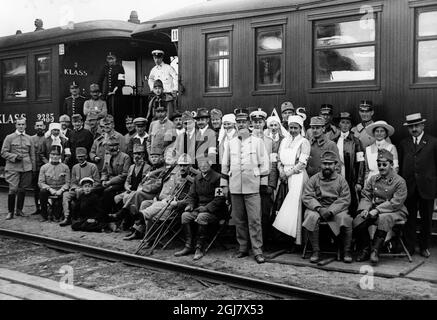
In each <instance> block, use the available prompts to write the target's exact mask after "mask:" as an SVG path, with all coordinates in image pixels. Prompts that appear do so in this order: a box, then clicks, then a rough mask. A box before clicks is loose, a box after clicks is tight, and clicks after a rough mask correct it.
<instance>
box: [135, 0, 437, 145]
mask: <svg viewBox="0 0 437 320" xmlns="http://www.w3.org/2000/svg"><path fill="white" fill-rule="evenodd" d="M157 32H161V33H167V34H170V33H171V32H173V33H176V34H178V57H179V75H180V81H181V83H182V84H183V86H184V87H185V92H184V93H183V94H182V95H181V96H180V103H181V105H182V106H183V107H196V106H197V107H200V106H206V107H215V106H218V107H220V108H222V109H223V110H224V111H226V112H231V111H232V110H233V109H234V108H235V107H237V106H238V107H240V106H245V107H252V108H256V107H263V108H265V109H267V110H270V111H271V110H272V109H273V108H274V107H276V108H277V109H278V108H279V106H280V104H281V103H282V102H283V101H287V100H290V101H292V102H293V103H294V104H295V105H297V106H304V107H306V108H307V111H308V113H309V114H311V115H313V114H315V113H317V112H318V110H319V106H320V105H321V104H322V103H331V104H333V105H334V106H335V112H336V113H337V114H338V113H339V112H340V111H349V112H351V113H352V114H353V115H355V116H356V119H355V120H358V114H357V113H358V112H357V106H358V104H359V101H360V100H362V99H367V100H372V101H373V102H374V104H375V105H376V110H375V113H376V114H375V116H376V118H377V119H386V120H387V121H388V122H390V124H392V125H393V126H394V127H395V128H396V129H397V130H396V134H395V136H394V139H393V140H394V141H395V142H398V141H399V139H400V138H402V137H403V136H405V135H406V134H407V131H406V130H404V129H403V127H402V123H403V122H404V119H405V114H407V113H411V112H422V114H423V115H424V116H425V117H426V118H427V119H428V122H427V125H428V127H429V128H430V131H431V132H432V133H433V134H435V133H436V129H437V127H436V125H437V114H436V111H435V110H436V109H435V108H436V101H437V1H435V0H369V1H359V0H341V1H340V0H271V1H263V0H253V1H240V0H233V1H208V2H205V3H202V4H198V5H194V6H191V7H187V8H186V9H182V10H178V11H176V12H171V13H168V14H165V15H162V16H159V17H157V18H155V19H153V20H150V21H148V22H146V23H143V24H141V25H139V26H138V27H137V28H136V29H135V31H134V32H133V37H134V39H150V38H151V37H152V38H153V34H156V33H157Z"/></svg>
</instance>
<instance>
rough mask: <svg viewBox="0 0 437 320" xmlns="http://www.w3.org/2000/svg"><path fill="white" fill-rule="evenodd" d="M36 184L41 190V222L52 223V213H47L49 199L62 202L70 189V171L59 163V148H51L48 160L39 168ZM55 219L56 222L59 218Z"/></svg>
mask: <svg viewBox="0 0 437 320" xmlns="http://www.w3.org/2000/svg"><path fill="white" fill-rule="evenodd" d="M38 184H39V188H40V189H41V191H40V194H39V196H40V199H41V215H42V217H43V221H47V220H50V221H53V213H52V214H50V216H48V211H47V206H48V202H49V197H51V198H52V199H53V200H55V201H62V195H63V193H64V192H65V191H67V190H68V189H69V187H70V169H69V168H68V166H67V165H66V164H63V163H62V162H61V147H60V146H58V145H54V146H52V149H51V151H50V160H49V162H48V163H46V164H45V165H43V166H42V167H41V170H40V172H39V179H38ZM55 219H56V220H58V219H59V216H56V217H55ZM58 221H59V220H58Z"/></svg>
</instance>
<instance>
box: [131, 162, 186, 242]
mask: <svg viewBox="0 0 437 320" xmlns="http://www.w3.org/2000/svg"><path fill="white" fill-rule="evenodd" d="M190 162H191V160H190V159H188V158H187V157H186V156H185V155H182V156H181V157H180V158H179V159H178V161H177V165H176V166H172V167H171V168H169V169H168V170H167V172H168V174H165V176H163V178H162V189H161V192H160V193H159V195H158V197H157V198H154V199H153V200H144V201H143V202H142V203H141V206H140V208H139V209H140V213H139V214H137V219H136V223H135V224H136V226H135V230H134V232H133V233H132V234H131V235H130V236H128V237H126V238H125V240H133V239H142V238H143V237H144V234H145V232H146V231H147V230H149V229H150V227H151V226H152V225H153V223H154V220H156V219H159V220H165V219H166V217H168V215H169V214H170V213H171V211H172V210H173V209H174V208H175V207H176V206H177V202H176V203H173V204H171V202H172V201H173V200H175V199H174V198H175V196H177V194H176V192H178V191H180V189H181V188H183V186H184V185H185V182H186V181H187V176H188V174H189V172H190ZM164 209H165V211H164V212H163V213H162V210H164ZM161 213H162V214H161ZM143 217H144V220H143ZM144 222H146V225H145V224H144ZM147 246H148V245H146V247H147Z"/></svg>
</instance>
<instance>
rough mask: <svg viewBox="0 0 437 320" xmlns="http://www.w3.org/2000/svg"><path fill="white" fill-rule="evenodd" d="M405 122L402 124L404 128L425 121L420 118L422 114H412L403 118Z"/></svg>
mask: <svg viewBox="0 0 437 320" xmlns="http://www.w3.org/2000/svg"><path fill="white" fill-rule="evenodd" d="M405 120H406V122H404V126H412V125H413V124H419V123H424V122H425V121H426V119H423V118H422V114H420V113H413V114H409V115H407V116H406V117H405Z"/></svg>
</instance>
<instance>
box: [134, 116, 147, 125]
mask: <svg viewBox="0 0 437 320" xmlns="http://www.w3.org/2000/svg"><path fill="white" fill-rule="evenodd" d="M146 123H147V119H146V118H143V117H139V118H136V119H135V120H134V125H136V126H145V125H146Z"/></svg>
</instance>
